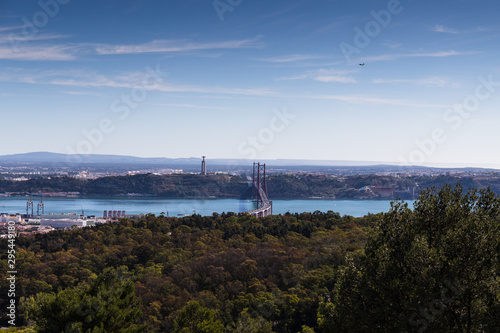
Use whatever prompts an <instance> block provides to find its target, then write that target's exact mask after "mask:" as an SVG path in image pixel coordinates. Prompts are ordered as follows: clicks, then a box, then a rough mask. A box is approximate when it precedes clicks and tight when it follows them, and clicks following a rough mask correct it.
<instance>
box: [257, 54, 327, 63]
mask: <svg viewBox="0 0 500 333" xmlns="http://www.w3.org/2000/svg"><path fill="white" fill-rule="evenodd" d="M324 58H326V57H325V56H319V55H311V54H290V55H284V56H279V57H271V58H261V59H258V60H259V61H264V62H272V63H287V62H296V61H304V60H315V59H324Z"/></svg>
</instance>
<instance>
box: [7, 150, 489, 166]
mask: <svg viewBox="0 0 500 333" xmlns="http://www.w3.org/2000/svg"><path fill="white" fill-rule="evenodd" d="M256 161H260V162H261V163H266V164H267V165H268V166H272V167H304V168H306V169H307V167H360V168H364V167H370V168H375V169H378V170H384V169H385V170H388V169H392V170H394V169H408V168H410V169H414V168H418V169H423V170H425V169H427V168H429V169H449V170H456V169H463V170H474V169H484V168H477V167H470V165H467V164H463V165H458V164H454V165H451V164H450V165H443V164H440V165H429V166H409V165H398V164H397V163H394V164H390V163H387V162H376V161H346V160H302V159H258V160H251V159H224V158H213V159H212V158H210V157H208V159H207V163H209V164H210V165H211V166H218V167H219V169H224V168H221V167H225V169H227V168H230V167H232V168H234V167H238V168H240V167H243V168H250V169H251V167H252V163H253V162H256ZM0 163H36V164H47V163H50V164H52V165H55V166H57V165H58V164H64V165H69V166H74V165H85V164H108V165H109V164H113V165H142V166H146V165H156V166H158V165H162V166H168V167H179V168H182V167H194V166H196V167H198V166H200V163H201V157H189V158H167V157H136V156H126V155H100V154H90V155H77V154H75V155H72V154H60V153H51V152H33V153H25V154H13V155H0ZM491 167H492V168H496V167H497V166H491ZM488 170H491V169H488Z"/></svg>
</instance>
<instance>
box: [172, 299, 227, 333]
mask: <svg viewBox="0 0 500 333" xmlns="http://www.w3.org/2000/svg"><path fill="white" fill-rule="evenodd" d="M223 330H224V325H222V323H221V321H220V320H219V319H217V311H215V310H212V309H208V308H205V307H203V306H201V305H200V303H199V302H196V301H191V302H189V303H188V304H187V305H186V306H184V307H183V308H182V309H181V310H180V312H179V314H178V315H177V316H176V318H175V320H174V323H173V329H172V332H173V333H222V332H223Z"/></svg>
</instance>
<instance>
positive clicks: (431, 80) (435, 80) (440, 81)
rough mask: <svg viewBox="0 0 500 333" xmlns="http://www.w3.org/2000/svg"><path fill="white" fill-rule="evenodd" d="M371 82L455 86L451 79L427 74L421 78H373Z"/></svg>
mask: <svg viewBox="0 0 500 333" xmlns="http://www.w3.org/2000/svg"><path fill="white" fill-rule="evenodd" d="M372 82H373V83H375V84H384V83H390V84H392V83H410V84H416V85H421V86H429V87H445V86H449V85H451V86H453V87H456V85H457V83H455V82H453V81H452V80H451V79H449V78H447V77H442V76H429V77H425V78H422V79H373V81H372Z"/></svg>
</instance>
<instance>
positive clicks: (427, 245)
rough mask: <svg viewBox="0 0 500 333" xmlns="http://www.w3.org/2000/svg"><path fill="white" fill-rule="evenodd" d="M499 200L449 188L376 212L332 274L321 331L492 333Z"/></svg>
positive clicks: (499, 290) (497, 297)
mask: <svg viewBox="0 0 500 333" xmlns="http://www.w3.org/2000/svg"><path fill="white" fill-rule="evenodd" d="M499 222H500V198H498V197H496V196H495V195H494V193H493V192H491V191H490V190H489V189H488V190H481V191H479V192H478V191H476V190H470V191H468V192H467V193H466V194H464V193H463V189H462V187H461V186H460V185H457V186H456V187H455V188H454V189H452V188H451V187H450V186H449V185H448V186H445V187H443V188H442V189H441V190H439V191H437V192H436V191H435V190H434V189H433V188H431V189H429V190H426V191H424V192H423V193H422V194H421V196H420V197H419V199H418V200H417V201H416V203H415V208H414V210H413V211H411V210H410V209H408V207H407V205H406V204H404V203H402V202H396V203H395V204H393V206H392V208H391V210H390V211H389V212H388V213H387V214H384V217H383V219H382V220H381V222H380V223H379V225H378V227H377V230H376V232H375V234H374V235H373V236H372V237H371V238H370V239H369V241H368V243H367V245H366V250H365V256H364V257H363V258H361V259H360V260H359V262H356V260H353V259H351V260H349V262H348V264H347V265H346V266H345V267H343V268H342V269H341V270H340V271H339V282H338V283H337V285H336V289H335V292H334V299H333V301H332V302H325V303H323V304H322V305H321V306H320V311H319V324H320V327H321V329H322V331H323V332H341V331H349V332H354V331H355V332H401V331H408V332H425V331H427V332H498V327H500V316H499V315H498V314H499V313H500V266H499V253H500V251H499V250H500V233H499V226H500V223H499Z"/></svg>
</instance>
